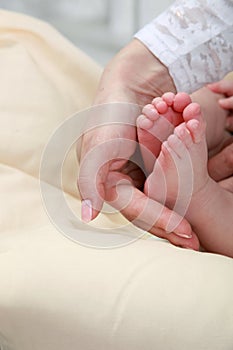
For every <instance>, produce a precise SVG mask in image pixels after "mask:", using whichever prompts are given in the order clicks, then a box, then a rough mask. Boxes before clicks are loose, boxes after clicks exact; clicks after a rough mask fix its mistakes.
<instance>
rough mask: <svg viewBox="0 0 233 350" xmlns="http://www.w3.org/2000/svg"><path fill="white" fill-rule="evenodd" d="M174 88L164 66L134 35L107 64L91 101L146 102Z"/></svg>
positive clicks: (98, 102)
mask: <svg viewBox="0 0 233 350" xmlns="http://www.w3.org/2000/svg"><path fill="white" fill-rule="evenodd" d="M167 91H173V92H176V89H175V85H174V83H173V80H172V78H171V77H170V75H169V72H168V69H167V68H166V67H165V66H164V65H163V64H162V63H161V62H160V61H159V60H158V59H157V58H156V57H155V56H154V55H153V54H152V53H151V52H150V51H149V50H148V48H147V47H146V46H145V45H144V44H142V43H141V42H140V41H139V40H137V39H134V40H132V42H131V43H129V44H128V45H127V46H126V47H125V48H123V49H122V50H121V51H120V52H119V53H118V54H117V55H116V56H115V57H114V58H113V59H112V60H111V61H110V63H109V64H108V65H107V67H106V68H105V70H104V73H103V75H102V77H101V80H100V84H99V87H98V90H97V94H96V98H95V101H94V103H95V104H100V103H107V102H113V101H115V102H116V101H117V102H119V101H120V102H131V103H137V104H141V105H145V104H147V103H150V102H151V100H152V99H153V98H154V97H156V96H161V95H162V94H163V93H164V92H167Z"/></svg>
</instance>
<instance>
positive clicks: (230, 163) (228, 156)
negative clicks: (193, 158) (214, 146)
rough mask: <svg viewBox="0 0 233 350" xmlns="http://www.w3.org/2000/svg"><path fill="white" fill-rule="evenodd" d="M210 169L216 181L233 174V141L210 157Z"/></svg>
mask: <svg viewBox="0 0 233 350" xmlns="http://www.w3.org/2000/svg"><path fill="white" fill-rule="evenodd" d="M208 171H209V174H210V176H211V177H212V179H214V180H215V181H221V180H223V179H226V178H228V177H229V176H231V175H232V174H233V143H231V144H230V145H228V146H227V147H225V148H223V150H222V151H221V152H219V153H218V154H216V155H215V156H214V157H212V158H210V159H209V161H208Z"/></svg>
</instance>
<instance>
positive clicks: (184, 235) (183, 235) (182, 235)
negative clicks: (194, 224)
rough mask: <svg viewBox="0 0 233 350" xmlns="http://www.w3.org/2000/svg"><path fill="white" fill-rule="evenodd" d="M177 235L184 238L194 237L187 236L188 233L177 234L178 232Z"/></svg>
mask: <svg viewBox="0 0 233 350" xmlns="http://www.w3.org/2000/svg"><path fill="white" fill-rule="evenodd" d="M176 235H177V236H179V237H182V238H192V236H193V235H192V233H189V234H186V233H177V232H176Z"/></svg>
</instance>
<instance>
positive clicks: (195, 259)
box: [0, 11, 233, 350]
mask: <svg viewBox="0 0 233 350" xmlns="http://www.w3.org/2000/svg"><path fill="white" fill-rule="evenodd" d="M0 29H1V30H0V43H1V45H0V111H1V114H0V120H1V127H0V140H1V147H0V169H1V170H0V194H1V211H0V229H1V235H0V281H1V284H0V348H1V350H41V349H43V350H67V349H69V350H77V349H82V350H92V349H93V350H94V349H95V350H142V349H146V350H154V349H158V350H168V349H169V350H178V349H179V350H187V349H189V350H204V349H205V350H206V349H210V350H232V348H233V260H232V259H229V258H226V257H222V256H218V255H214V254H204V253H198V252H194V251H189V250H183V249H179V248H176V247H174V246H171V245H170V244H168V243H166V242H163V241H158V240H142V239H140V240H137V241H136V242H134V243H133V244H130V245H126V246H124V247H122V248H116V249H107V250H106V249H93V248H88V247H85V246H82V245H80V244H77V243H75V242H73V241H71V240H69V239H68V238H66V237H65V236H63V235H62V234H61V233H60V232H58V230H57V229H56V228H55V227H54V225H53V224H52V223H51V222H50V220H49V218H48V216H47V214H46V212H45V210H44V207H43V205H42V201H41V195H40V187H39V181H38V172H39V164H40V159H41V155H42V151H43V148H44V146H45V145H46V143H47V142H48V139H49V137H50V135H51V133H52V132H53V131H54V130H55V128H56V127H57V126H58V125H59V124H60V123H61V122H62V121H63V120H64V119H65V118H67V117H69V115H71V114H73V113H75V112H76V111H77V110H82V109H84V108H86V107H87V106H89V105H90V104H91V101H92V98H93V96H94V93H95V90H96V86H97V83H98V79H99V77H100V74H101V69H100V67H98V66H97V65H96V64H95V63H94V62H93V61H92V60H91V59H90V58H88V57H87V56H86V55H85V54H84V53H82V52H80V51H79V50H78V49H77V48H75V47H74V46H73V45H71V44H70V43H69V42H68V41H67V40H66V39H64V38H63V37H62V36H61V35H60V34H59V33H57V32H56V31H55V30H54V29H53V28H51V27H50V26H49V25H47V24H45V23H42V22H40V21H37V20H35V19H32V18H29V17H27V16H23V15H19V14H14V13H8V12H4V11H1V12H0ZM76 166H77V164H76V160H75V157H74V154H73V153H72V152H71V154H70V156H69V157H68V158H67V160H66V162H65V166H64V173H63V184H64V190H65V192H66V193H67V198H69V201H70V203H72V205H73V206H74V208H76V209H77V211H78V210H79V207H80V205H79V204H80V203H79V200H78V199H77V198H75V196H77V195H76V186H75V180H76V179H75V178H76V172H77V171H76ZM122 220H123V219H122V218H121V216H120V215H118V214H117V215H115V216H114V220H110V219H109V218H108V217H104V215H102V216H101V217H100V218H99V219H98V221H97V226H101V227H106V225H108V224H109V222H110V221H111V223H112V224H113V225H115V224H116V223H118V222H120V223H121V222H122ZM129 227H130V225H129ZM86 229H87V226H86V225H83V224H81V223H80V226H79V227H78V228H77V230H79V231H80V232H82V231H83V232H84V233H85V230H86ZM88 230H89V231H91V227H89V228H88ZM129 230H130V229H129ZM97 234H98V233H97Z"/></svg>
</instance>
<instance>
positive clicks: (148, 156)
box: [137, 92, 191, 172]
mask: <svg viewBox="0 0 233 350" xmlns="http://www.w3.org/2000/svg"><path fill="white" fill-rule="evenodd" d="M190 103H191V98H190V96H189V95H188V94H186V93H183V92H181V93H178V94H176V95H175V94H173V93H172V92H167V93H165V94H163V96H162V97H156V98H155V99H154V100H153V101H152V103H151V104H149V105H146V106H145V107H144V108H143V110H142V115H140V116H139V117H138V119H137V128H138V129H137V133H138V140H139V143H140V148H141V153H142V157H143V161H144V164H145V167H146V170H147V171H148V172H151V171H152V169H153V166H154V163H155V159H156V158H157V157H158V155H159V153H160V149H161V144H162V142H163V141H165V140H166V139H167V138H168V136H169V135H171V134H172V132H173V130H174V127H175V126H177V125H179V124H180V123H181V122H183V116H182V113H183V111H184V109H185V107H187V105H189V104H190Z"/></svg>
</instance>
